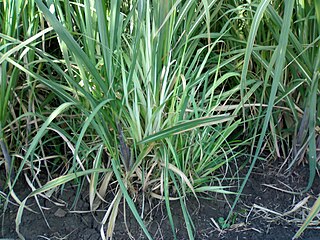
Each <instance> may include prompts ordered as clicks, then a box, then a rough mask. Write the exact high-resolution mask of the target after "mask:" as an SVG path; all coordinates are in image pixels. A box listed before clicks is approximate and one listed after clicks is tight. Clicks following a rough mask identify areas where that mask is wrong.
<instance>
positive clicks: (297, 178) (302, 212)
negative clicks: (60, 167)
mask: <svg viewBox="0 0 320 240" xmlns="http://www.w3.org/2000/svg"><path fill="white" fill-rule="evenodd" d="M272 165H273V166H274V165H277V164H276V163H275V162H273V163H272ZM277 170H278V167H277V168H275V167H270V166H267V165H266V164H263V163H259V167H258V168H256V169H255V170H254V171H253V174H252V175H251V177H250V179H249V181H248V183H247V185H246V188H245V190H244V194H243V196H242V197H241V198H240V201H239V203H238V205H237V207H236V210H235V214H234V216H233V218H232V222H231V223H230V226H229V228H227V229H226V230H223V231H222V230H221V229H220V230H219V229H218V228H217V226H216V225H215V224H214V221H215V222H217V223H218V219H219V218H226V216H227V215H228V213H229V210H230V204H232V202H233V199H234V196H232V195H228V196H226V199H227V200H228V201H226V199H225V197H224V196H223V195H221V194H216V195H211V196H210V198H211V200H210V199H208V196H205V195H202V196H200V205H199V203H198V202H197V201H196V200H195V199H194V198H192V197H189V198H188V199H187V206H188V210H189V212H190V214H191V215H192V219H193V222H194V225H195V229H196V233H195V234H196V236H195V238H196V239H225V240H228V239H230V240H231V239H232V240H233V239H250V240H259V239H269V240H271V239H275V240H282V239H283V240H287V239H288V240H289V239H291V238H292V237H293V236H294V234H295V233H296V231H297V230H298V229H299V225H300V224H301V223H302V222H303V219H304V218H305V217H306V215H307V214H308V209H310V208H311V206H312V204H313V203H314V201H315V199H316V196H317V195H318V194H319V191H320V188H319V187H320V184H319V178H318V177H316V180H315V183H314V185H313V188H312V189H311V190H310V191H309V192H308V193H306V194H302V195H293V194H290V193H286V192H284V191H281V190H276V189H274V188H272V187H270V186H273V187H277V188H279V189H282V190H287V191H290V188H291V189H292V190H301V188H302V187H304V186H306V184H307V180H308V176H309V175H308V174H309V172H308V167H307V166H300V167H299V168H297V170H296V171H294V172H293V173H292V174H291V175H290V176H285V175H284V174H279V173H277ZM0 171H2V170H0ZM242 172H243V173H242V174H241V173H240V175H244V174H245V172H246V171H245V170H243V171H242ZM0 184H1V185H0V187H1V188H0V190H1V191H2V192H4V190H3V189H2V188H3V186H4V185H3V179H1V181H0ZM233 184H235V183H233ZM266 185H268V186H266ZM76 190H77V189H76V187H74V186H71V185H68V186H66V187H65V189H64V191H63V194H61V192H59V193H58V194H56V195H55V198H52V201H49V200H47V199H45V198H42V197H39V201H40V204H41V206H43V207H44V208H43V212H44V215H45V217H46V219H47V221H48V223H49V225H50V228H49V227H48V226H47V224H46V222H45V221H44V217H43V216H42V214H40V213H38V214H35V213H32V212H30V211H28V210H25V211H24V213H23V217H22V223H21V227H20V230H21V233H22V234H23V235H24V237H25V238H26V239H70V240H73V239H74V240H75V239H91V240H94V239H101V235H100V229H101V225H100V224H99V222H100V221H101V220H102V219H103V216H104V212H103V211H100V212H95V213H90V212H89V204H88V202H89V201H88V196H87V192H88V191H87V188H86V187H84V188H83V191H82V194H80V198H79V200H78V202H77V204H76V207H75V208H72V210H70V209H71V205H72V204H73V201H74V199H75V193H76ZM15 192H16V194H17V195H18V196H19V198H20V199H23V198H24V197H25V196H26V195H27V194H28V193H29V192H30V190H29V188H28V187H27V185H26V184H23V181H20V182H19V184H18V185H17V186H16V188H15ZM110 195H111V196H110V201H111V200H112V193H110ZM308 196H309V198H308V200H306V202H305V204H304V205H303V206H302V207H300V208H299V209H298V210H297V211H295V212H293V213H288V214H287V215H286V216H280V215H279V214H283V213H285V212H288V211H290V210H291V209H293V207H294V206H295V205H297V204H298V203H299V201H301V200H302V199H304V198H306V197H308ZM57 203H59V204H58V205H57ZM27 205H28V206H31V208H32V209H33V210H35V211H37V212H39V208H38V207H37V205H36V203H35V200H34V199H30V200H28V202H27ZM147 205H148V204H147ZM121 206H122V207H121V208H120V209H119V212H120V213H119V215H118V218H117V223H116V226H115V232H114V235H113V239H129V234H128V231H127V228H128V229H129V231H130V234H131V235H132V236H133V238H134V239H146V237H145V235H144V234H143V231H142V230H141V229H140V228H139V225H138V223H137V222H136V220H135V219H134V217H133V215H132V214H131V212H130V210H128V209H127V210H126V211H125V213H126V214H125V215H126V217H125V218H124V211H123V210H124V207H123V202H122V203H121ZM1 208H3V200H2V202H0V209H1ZM149 209H150V207H149ZM171 210H172V213H173V217H174V222H175V227H176V234H177V239H189V238H188V234H187V231H186V227H185V222H184V219H183V214H182V211H181V208H180V202H179V201H173V202H172V203H171ZM16 213H17V207H16V206H14V205H13V204H9V205H8V208H7V209H6V211H5V213H3V214H2V219H3V224H2V232H1V233H0V238H1V237H3V238H5V239H17V234H16V232H15V217H16ZM149 213H150V214H149V215H148V214H147V215H145V222H146V224H147V226H148V230H149V232H150V233H151V235H152V236H153V238H154V239H173V234H172V230H171V227H170V225H169V220H168V218H167V215H166V208H165V204H164V202H159V201H158V200H153V203H152V211H149ZM277 213H279V214H278V215H277ZM124 219H126V220H124ZM212 219H213V220H214V221H213V220H212ZM125 221H126V225H127V228H126V225H125V223H124V222H125ZM300 239H305V240H307V239H309V240H311V239H320V229H316V228H313V229H307V230H306V231H305V232H304V234H303V235H302V237H301V238H300Z"/></svg>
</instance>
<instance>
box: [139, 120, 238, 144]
mask: <svg viewBox="0 0 320 240" xmlns="http://www.w3.org/2000/svg"><path fill="white" fill-rule="evenodd" d="M232 119H233V117H232V116H230V115H229V114H222V115H217V116H213V117H203V118H198V119H195V120H190V121H186V122H182V123H178V124H177V125H176V126H174V127H171V128H167V129H165V130H162V131H160V132H157V133H155V134H153V135H150V136H148V137H146V138H144V139H143V140H142V141H140V142H139V144H145V143H150V142H154V141H157V140H161V139H164V138H167V137H170V136H172V135H177V134H180V133H182V132H186V131H191V130H193V129H195V128H199V127H203V126H208V125H214V124H218V123H223V122H227V121H230V120H232Z"/></svg>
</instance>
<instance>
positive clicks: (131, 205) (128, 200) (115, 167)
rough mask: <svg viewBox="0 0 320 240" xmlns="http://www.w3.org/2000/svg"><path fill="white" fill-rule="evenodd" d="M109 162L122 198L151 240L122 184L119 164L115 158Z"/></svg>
mask: <svg viewBox="0 0 320 240" xmlns="http://www.w3.org/2000/svg"><path fill="white" fill-rule="evenodd" d="M111 163H112V169H113V172H114V174H115V176H116V178H117V180H118V183H119V185H120V188H121V191H122V194H123V196H124V198H125V199H126V201H127V203H128V205H129V207H130V209H131V211H132V213H133V215H134V217H135V219H136V220H137V222H138V223H139V225H140V227H141V228H142V230H143V232H144V233H145V235H146V236H147V238H148V239H150V240H151V239H152V237H151V235H150V233H149V231H148V229H147V228H146V226H145V225H144V223H143V221H142V219H141V218H140V215H139V213H138V211H137V209H136V207H135V205H134V202H133V201H132V199H131V197H130V196H129V193H128V191H127V188H126V186H125V184H124V183H123V181H122V178H121V175H120V172H119V170H118V165H119V164H117V163H116V161H115V160H111Z"/></svg>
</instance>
